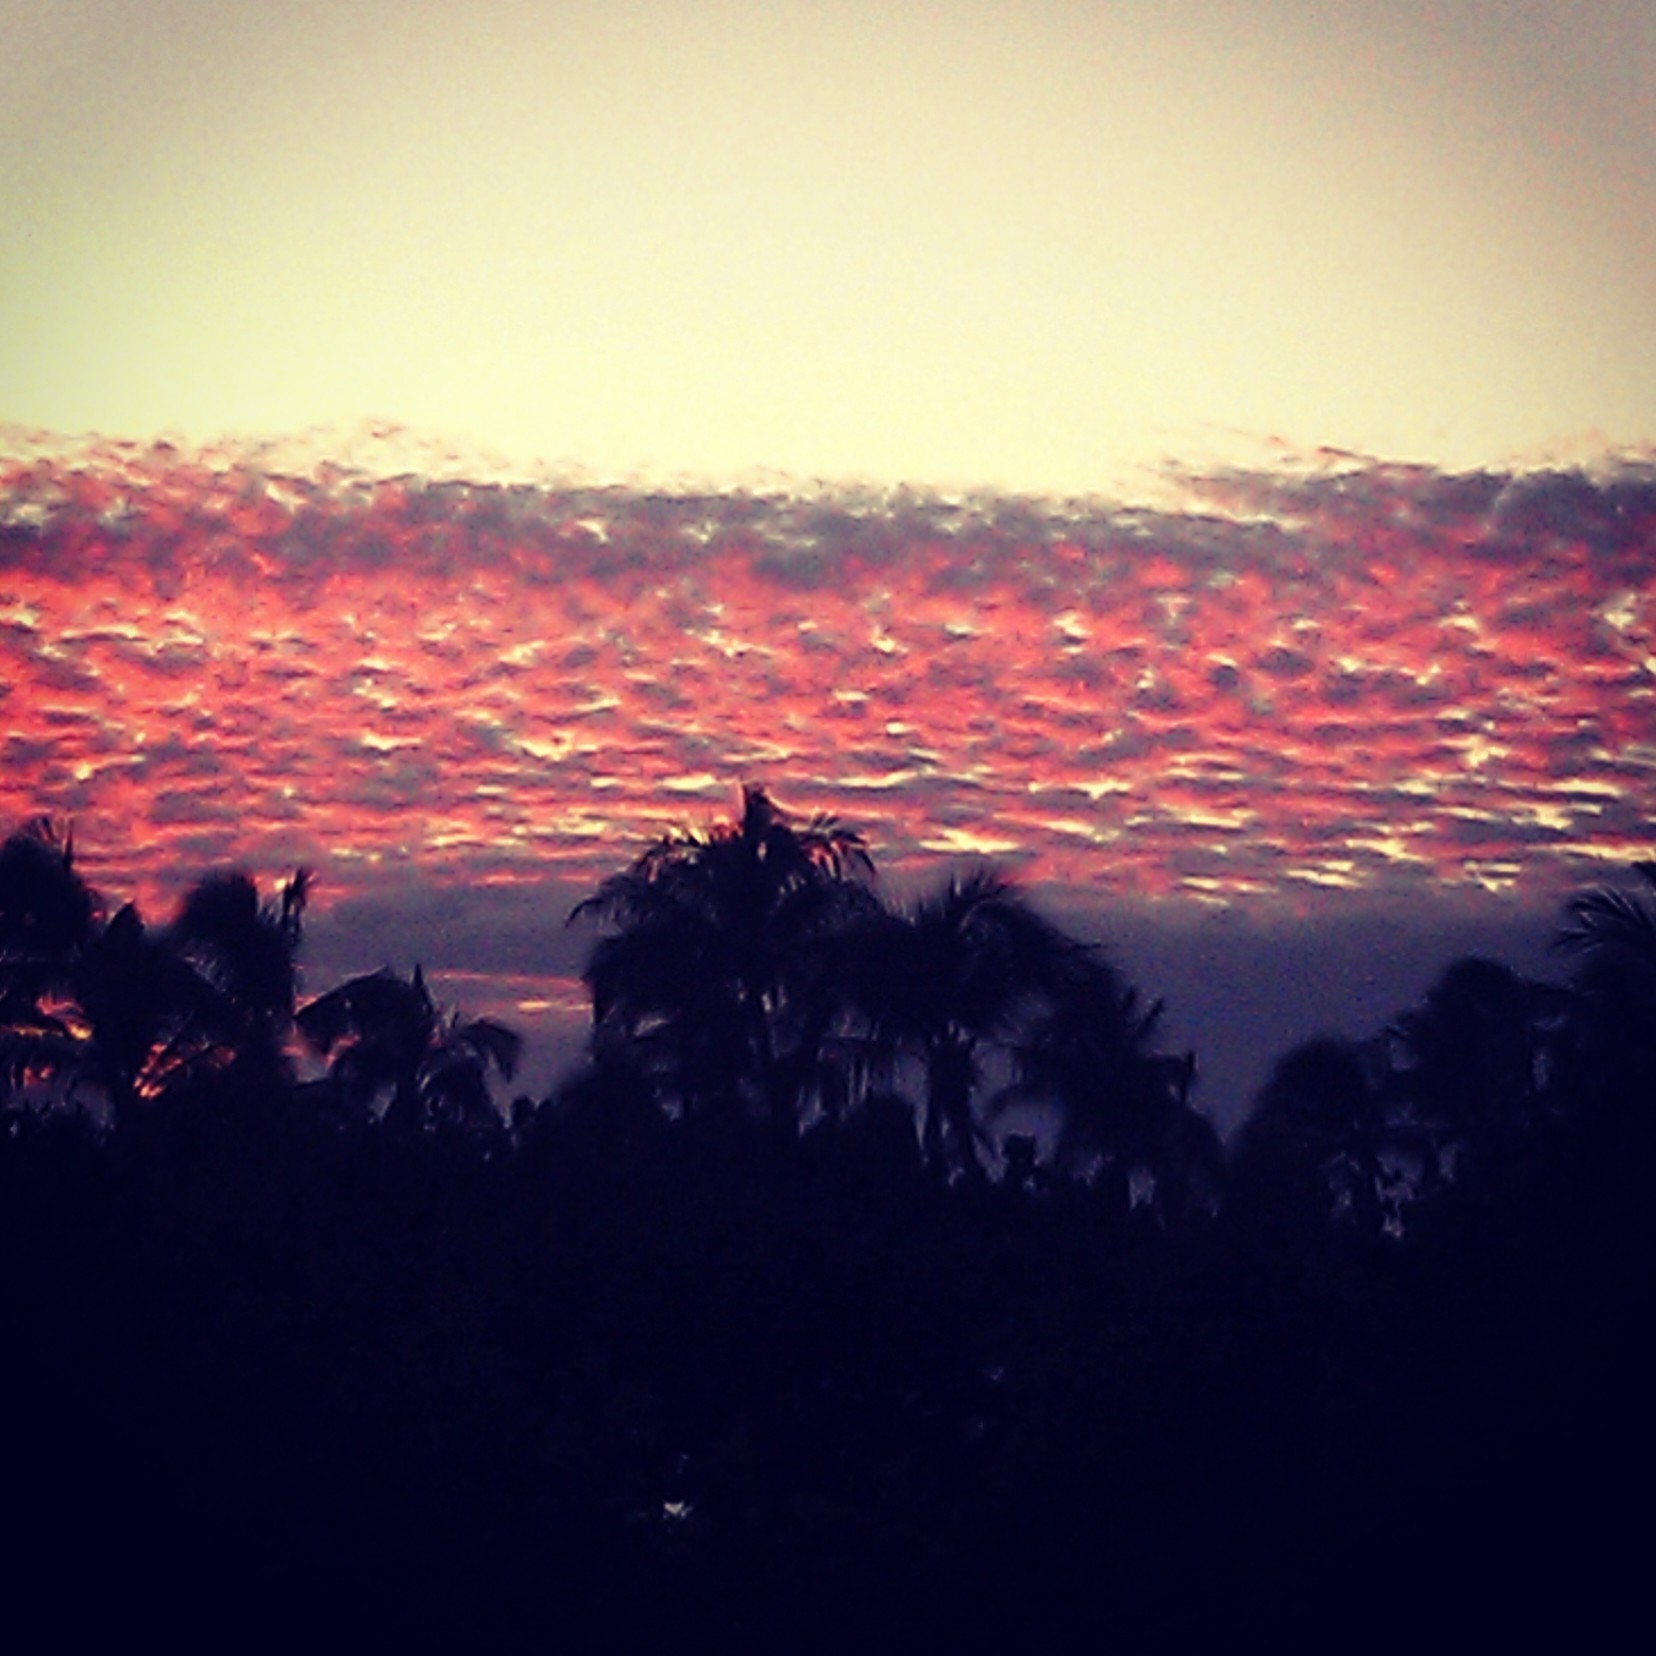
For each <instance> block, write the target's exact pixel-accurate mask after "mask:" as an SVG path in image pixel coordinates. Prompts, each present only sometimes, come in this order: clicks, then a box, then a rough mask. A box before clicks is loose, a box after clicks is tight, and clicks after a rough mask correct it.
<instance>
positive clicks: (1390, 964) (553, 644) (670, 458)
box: [0, 0, 1656, 1107]
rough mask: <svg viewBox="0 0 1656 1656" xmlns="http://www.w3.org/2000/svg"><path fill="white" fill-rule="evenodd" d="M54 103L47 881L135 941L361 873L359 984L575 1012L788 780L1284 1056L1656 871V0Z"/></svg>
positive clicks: (116, 13)
mask: <svg viewBox="0 0 1656 1656" xmlns="http://www.w3.org/2000/svg"><path fill="white" fill-rule="evenodd" d="M0 48H3V49H0V318H3V322H4V326H3V328H0V709H3V713H4V725H3V736H4V755H3V760H4V765H3V770H0V818H3V821H4V823H5V824H6V825H10V824H13V823H15V822H17V821H20V820H22V819H23V818H25V817H27V816H29V815H32V814H35V813H36V812H40V811H50V812H52V813H53V814H55V815H57V816H59V817H61V818H63V819H65V820H71V821H73V823H74V824H75V829H76V834H77V844H78V845H80V846H81V847H83V848H84V855H85V858H86V861H87V863H88V866H89V871H90V872H91V873H92V874H93V876H94V878H96V879H98V880H99V881H100V882H101V883H102V884H104V885H105V886H106V887H107V888H108V889H109V890H111V891H112V892H113V893H116V894H119V895H125V894H127V893H129V892H131V893H135V894H138V895H140V896H142V897H143V899H144V901H145V904H146V909H148V910H153V911H154V912H156V913H158V914H160V913H164V912H165V909H166V905H167V903H168V902H169V901H170V900H171V899H172V898H173V897H174V896H176V894H177V891H178V889H179V887H180V883H181V882H183V881H185V880H187V879H188V878H190V877H191V876H193V875H194V874H196V873H199V872H200V871H201V870H202V869H203V868H204V867H205V866H208V865H212V864H215V863H220V862H224V861H237V862H241V863H243V864H246V865H248V866H250V867H252V868H254V869H255V870H256V871H258V872H259V873H260V874H261V876H264V877H274V876H275V875H277V874H279V873H281V872H283V871H284V870H285V869H287V868H290V867H291V866H293V865H294V864H295V863H297V862H301V861H302V862H306V863H308V864H311V865H312V866H315V867H316V868H317V869H318V872H319V874H320V876H321V879H320V883H319V886H318V917H317V927H316V934H315V935H316V940H317V941H316V947H317V949H318V951H319V953H320V955H321V956H322V957H323V958H324V959H325V961H326V962H328V963H331V964H333V965H335V966H339V967H342V968H344V967H348V968H350V969H367V968H371V967H373V966H375V965H378V964H380V963H381V959H382V958H384V955H382V954H381V953H379V952H378V951H381V950H383V951H385V952H386V953H389V952H390V951H391V950H392V949H393V947H394V946H397V945H395V944H394V940H396V939H398V938H399V937H400V938H401V939H402V941H401V944H400V947H401V948H402V949H404V950H406V951H414V952H415V953H417V954H419V955H421V956H422V957H423V958H424V959H425V960H426V962H427V964H436V965H438V966H439V967H442V968H446V969H448V970H449V972H450V974H451V975H450V978H449V982H450V983H451V984H452V985H455V986H457V989H458V991H461V992H464V993H466V994H467V995H469V997H470V1000H471V1004H472V1005H473V1006H476V1005H477V1003H478V1000H479V998H481V999H482V1000H483V1001H484V1002H485V1003H486V1004H485V1006H484V1007H483V1009H486V1010H496V1011H503V1012H506V1013H507V1014H508V1015H510V1014H511V1013H512V1012H513V1011H514V1010H515V1011H517V1012H518V1013H520V1014H521V1015H522V1016H523V1017H526V1018H529V1019H530V1020H531V1021H532V1020H534V1019H535V1018H537V1017H538V1018H543V1019H549V1020H552V1021H554V1022H555V1021H556V1019H557V1018H559V1017H564V1018H565V1019H566V1020H567V1018H568V1017H569V1016H571V1015H572V1014H573V1010H574V1005H575V1003H574V999H573V995H574V989H573V986H572V983H571V980H570V976H569V974H570V973H571V972H572V971H573V969H574V965H575V963H576V961H577V960H578V956H579V946H580V940H579V939H577V938H574V937H572V936H571V935H570V934H566V933H564V932H563V931H562V928H561V919H562V915H563V913H564V912H565V911H566V910H567V907H568V905H569V903H570V902H571V901H573V899H574V898H575V897H578V896H579V895H581V894H582V893H583V892H584V891H585V890H588V889H590V887H591V884H592V883H593V882H594V881H595V880H596V879H597V878H599V877H601V876H602V875H603V874H605V873H607V872H610V871H611V870H613V869H614V868H615V867H617V866H619V865H620V863H622V862H623V861H624V860H625V859H626V858H627V857H629V856H630V855H631V854H633V853H634V852H635V851H636V850H637V849H639V847H640V845H641V844H642V843H644V840H645V838H646V837H647V836H648V835H650V834H652V833H655V832H659V831H660V829H661V828H662V827H663V826H664V825H666V824H668V823H671V822H673V821H682V820H706V819H707V818H708V817H709V816H712V815H715V814H718V813H721V812H724V811H727V810H729V809H730V808H731V806H732V805H733V803H734V800H735V797H736V789H737V786H738V783H739V781H740V780H741V779H743V778H747V779H749V780H758V781H764V782H767V783H769V784H770V785H771V786H772V787H773V788H774V790H775V792H776V793H777V794H778V795H779V796H780V797H781V798H782V799H783V801H784V802H785V803H787V804H790V805H793V806H795V807H797V808H799V809H802V810H806V811H809V810H816V809H824V810H830V811H834V812H837V813H838V814H839V815H841V816H842V817H844V818H846V819H848V820H849V821H851V822H852V823H853V824H854V825H856V826H858V827H860V828H862V829H864V830H865V831H866V832H867V833H868V835H869V838H870V841H871V843H872V845H873V847H874V849H875V851H876V854H877V856H878V857H879V859H880V862H881V866H882V868H885V869H887V870H888V871H889V873H890V875H891V877H892V878H893V879H895V880H896V881H897V882H899V883H901V882H903V881H905V880H907V881H918V880H922V879H926V878H930V877H933V876H935V875H936V874H937V873H938V872H940V871H941V870H942V869H944V868H946V867H949V866H958V865H959V864H960V863H962V862H963V861H969V860H970V859H972V858H975V857H992V858H994V859H996V860H997V861H998V862H999V863H1000V864H1001V865H1002V866H1004V867H1006V868H1008V869H1009V870H1010V871H1012V872H1013V873H1015V874H1017V875H1018V876H1019V877H1020V878H1022V879H1024V880H1025V881H1026V882H1028V883H1029V884H1030V886H1031V887H1032V888H1033V889H1035V890H1036V891H1038V892H1039V893H1040V894H1041V895H1042V898H1043V900H1044V901H1046V902H1048V903H1049V904H1050V905H1051V906H1053V907H1054V908H1056V909H1057V910H1058V911H1059V912H1061V913H1062V914H1064V915H1065V916H1071V917H1075V918H1076V921H1077V923H1078V924H1082V925H1083V929H1089V930H1093V931H1099V932H1108V933H1110V934H1111V935H1112V936H1115V935H1120V936H1121V937H1123V938H1125V939H1127V941H1128V943H1129V945H1130V947H1131V948H1132V949H1136V950H1137V951H1138V952H1137V954H1136V955H1135V956H1134V960H1133V963H1134V964H1135V966H1139V965H1142V966H1143V967H1144V969H1145V970H1148V971H1152V972H1153V973H1154V974H1156V975H1157V976H1158V977H1159V976H1160V975H1161V974H1163V973H1166V974H1168V975H1171V976H1172V977H1173V979H1174V981H1172V982H1167V981H1153V982H1152V983H1151V985H1150V987H1151V988H1152V989H1157V990H1160V989H1165V990H1167V992H1168V993H1169V996H1170V999H1171V1000H1172V1002H1173V1005H1174V1010H1175V1012H1176V1013H1179V1012H1180V1011H1181V1003H1180V996H1181V995H1183V996H1184V997H1185V1000H1184V1008H1185V1012H1186V1014H1188V1008H1189V1006H1190V1005H1192V1004H1195V1005H1196V1007H1197V1011H1198V1014H1199V1015H1198V1016H1196V1017H1195V1018H1194V1019H1192V1018H1191V1017H1190V1016H1188V1015H1186V1016H1185V1022H1184V1023H1183V1024H1181V1025H1179V1026H1178V1027H1179V1029H1180V1031H1181V1032H1182V1033H1184V1034H1187V1035H1188V1034H1191V1033H1192V1031H1194V1035H1193V1036H1192V1038H1194V1037H1195V1036H1200V1035H1201V1034H1202V1033H1203V1030H1204V1029H1206V1030H1207V1031H1210V1032H1211V1031H1213V1030H1217V1029H1221V1028H1223V1029H1224V1030H1226V1031H1228V1037H1229V1038H1230V1039H1232V1040H1244V1039H1246V1040H1251V1041H1252V1042H1253V1043H1254V1047H1255V1049H1256V1050H1254V1051H1253V1053H1252V1057H1251V1058H1250V1062H1255V1061H1256V1060H1257V1062H1263V1061H1264V1056H1265V1055H1266V1054H1267V1052H1268V1051H1276V1050H1281V1049H1282V1048H1283V1047H1284V1046H1285V1045H1286V1044H1287V1043H1288V1041H1289V1039H1291V1038H1293V1037H1295V1036H1297V1035H1303V1034H1305V1033H1309V1032H1310V1030H1311V1027H1313V1026H1315V1025H1316V1024H1317V1023H1319V1022H1327V1021H1328V1020H1331V1019H1332V1020H1335V1021H1338V1020H1339V1019H1340V1018H1342V1017H1343V1018H1345V1019H1346V1020H1347V1021H1348V1022H1350V1021H1351V1020H1355V1019H1359V1018H1361V1019H1367V1020H1370V1022H1372V1020H1373V1019H1374V1018H1376V1017H1380V1016H1383V1015H1384V1014H1385V1013H1387V1012H1389V1011H1393V1010H1396V1006H1397V1002H1396V1000H1395V999H1393V1000H1391V1001H1388V1000H1387V999H1386V997H1388V996H1391V997H1397V996H1401V995H1404V994H1407V993H1412V992H1415V991H1416V990H1417V989H1418V988H1419V987H1422V986H1423V985H1422V982H1421V979H1420V974H1421V973H1422V972H1424V971H1426V970H1428V968H1429V967H1433V966H1437V965H1441V964H1442V963H1443V962H1444V960H1445V959H1446V958H1447V955H1448V951H1449V944H1450V942H1451V941H1452V940H1453V939H1458V938H1463V937H1470V936H1472V935H1473V932H1474V931H1475V930H1476V928H1477V927H1478V926H1484V927H1485V928H1486V934H1487V935H1488V936H1496V935H1497V934H1498V935H1499V936H1502V937H1508V936H1510V937H1517V938H1525V939H1528V940H1529V942H1528V944H1527V945H1526V946H1532V945H1533V946H1535V947H1539V945H1538V944H1537V943H1536V940H1537V939H1544V936H1545V931H1546V927H1547V926H1548V924H1549V923H1550V917H1551V916H1552V915H1554V914H1555V913H1556V910H1557V904H1558V902H1559V901H1560V899H1561V897H1562V896H1563V894H1565V893H1566V892H1567V891H1569V890H1571V889H1573V888H1575V887H1578V886H1579V885H1580V884H1582V883H1584V882H1587V881H1590V880H1594V879H1598V878H1601V877H1605V876H1606V873H1607V872H1610V873H1613V872H1614V870H1615V869H1616V868H1617V867H1619V866H1621V865H1623V864H1625V863H1627V862H1629V861H1631V860H1632V859H1634V858H1635V857H1638V856H1648V855H1652V854H1656V842H1653V838H1652V820H1653V815H1656V809H1653V808H1656V574H1653V571H1656V10H1653V9H1652V8H1651V7H1650V6H1649V5H1648V4H1647V3H1642V0H1641V3H1627V4H1620V3H1601V0H1577V3H1573V4H1539V3H1530V0H1504V3H1502V4H1500V5H1494V4H1473V3H1465V4H1449V3H1440V4H1428V3H1426V0H1412V3H1403V0H1394V3H1387V0H1368V3H1367V4H1361V5H1359V4H1345V3H1342V0H1328V3H1321V4H1311V3H1306V4H1283V5H1273V6H1269V7H1264V6H1258V5H1249V4H1243V3H1241V0H1234V3H1231V0H1188V3H1181V0H1158V3H1155V4H1149V3H1145V4H1139V3H1136V0H1118V3H1113V4H1090V5H1088V4H1066V3H1062V0H1042V3H1028V4H1016V3H1011V0H1001V3H999V4H994V5H990V4H982V5H979V4H974V3H968V0H959V3H955V4H947V5H918V4H904V3H902V0H883V3H880V4H875V3H868V4H864V3H862V0H843V3H839V4H832V3H817V4H786V3H771V4H766V5H757V4H753V5H749V4H739V3H735V0H728V3H722V0H700V3H697V4H684V5H678V4H671V3H667V0H648V3H640V4H632V5H628V4H623V3H619V0H612V3H608V4H596V3H594V4H585V3H580V0H567V3H563V4H557V5H550V4H549V5H511V4H505V3H488V0H465V3H460V0H433V3H425V4H422V3H420V0H401V3H399V4H395V5H392V4H380V3H375V0H358V3H356V4H352V5H343V4H326V3H320V0H317V3H305V0H296V3H289V4H280V3H275V0H264V3H261V4H257V5H252V4H242V3H239V0H232V3H220V4H217V5H214V6H210V7H209V6H204V5H201V4H197V3H169V0H142V3H135V0H121V3H109V0H51V3H49V4H48V3H36V0H0ZM1520 921H1521V922H1522V924H1520V923H1519V922H1520ZM1338 926H1349V927H1352V928H1356V929H1355V930H1351V931H1350V932H1349V933H1347V934H1342V936H1343V937H1344V941H1343V942H1341V944H1340V948H1341V949H1342V950H1343V951H1344V952H1343V953H1342V954H1340V964H1339V965H1338V966H1337V967H1330V965H1329V962H1330V960H1331V959H1332V958H1333V956H1332V955H1330V954H1329V952H1328V951H1329V949H1331V948H1332V947H1333V944H1332V943H1331V942H1330V938H1331V937H1332V935H1333V931H1334V929H1336V928H1337V927H1338ZM1456 926H1458V927H1461V928H1462V929H1461V930H1460V931H1454V927H1456ZM1295 927H1298V928H1301V931H1300V933H1296V934H1293V935H1307V936H1308V935H1309V934H1310V933H1309V931H1308V930H1307V928H1312V929H1319V935H1320V937H1321V945H1322V947H1323V950H1324V952H1323V954H1322V955H1321V956H1319V957H1317V958H1318V959H1319V960H1320V961H1321V965H1315V964H1312V965H1307V964H1306V962H1307V961H1308V960H1309V959H1310V958H1311V957H1310V956H1308V955H1306V954H1305V953H1304V951H1303V950H1301V951H1300V952H1299V953H1296V952H1295V950H1296V948H1297V947H1298V945H1295V944H1292V942H1291V938H1290V941H1288V942H1285V941H1284V938H1285V937H1288V936H1289V934H1291V933H1293V928H1295ZM1468 927H1471V928H1473V931H1468V930H1466V928H1468ZM1501 927H1505V928H1506V929H1505V930H1501V929H1500V928H1501ZM1526 927H1527V930H1526V929H1525V928H1526ZM399 928H401V930H400V931H399ZM1225 928H1230V929H1229V930H1226V929H1225ZM1238 928H1240V929H1238ZM1284 928H1286V929H1287V930H1286V931H1285V930H1284ZM1410 928H1413V929H1412V930H1411V929H1410ZM1488 928H1494V929H1493V930H1490V929H1488ZM1451 933H1453V938H1452V937H1451ZM1479 935H1485V934H1479ZM1169 939H1172V941H1171V942H1170V941H1169ZM1181 951H1182V953H1181ZM1204 951H1205V952H1204ZM1267 958H1268V959H1269V960H1270V961H1272V962H1275V966H1273V967H1272V968H1271V970H1269V971H1267V970H1266V969H1265V967H1264V965H1263V963H1264V962H1265V961H1266V960H1267ZM1181 960H1182V961H1183V962H1184V965H1183V967H1182V968H1181V966H1180V961H1181ZM393 963H395V964H397V965H399V966H407V965H408V964H410V963H411V961H410V959H408V958H398V959H396V960H395V961H394V962H393ZM1181 971H1182V976H1181V975H1180V974H1181ZM1273 972H1274V973H1275V974H1276V975H1275V976H1274V977H1273V975H1272V974H1273ZM1266 979H1269V980H1270V981H1271V982H1272V983H1274V984H1275V988H1274V991H1271V992H1268V991H1267V989H1266V988H1265V987H1262V983H1263V982H1264V980H1266ZM1342 996H1343V997H1344V999H1343V1000H1342V999H1341V997H1342ZM1204 997H1205V998H1204ZM1227 997H1228V998H1227ZM1342 1009H1343V1010H1342ZM1204 1019H1205V1020H1206V1022H1205V1024H1204V1022H1203V1020H1204ZM1198 1026H1201V1027H1198ZM1244 1026H1246V1029H1245V1032H1244V1033H1243V1034H1239V1033H1238V1032H1239V1031H1244ZM1257 1062H1256V1063H1255V1068H1254V1069H1252V1070H1249V1069H1248V1068H1247V1065H1242V1066H1241V1067H1240V1068H1238V1067H1236V1066H1234V1065H1233V1069H1232V1072H1231V1073H1230V1075H1229V1077H1228V1079H1226V1080H1225V1081H1224V1083H1223V1084H1224V1085H1227V1086H1229V1087H1231V1088H1232V1089H1233V1097H1232V1098H1231V1100H1230V1105H1231V1107H1234V1092H1235V1089H1240V1088H1245V1086H1248V1085H1252V1084H1255V1083H1256V1082H1257V1079H1258V1073H1257ZM1221 1069H1222V1066H1221Z"/></svg>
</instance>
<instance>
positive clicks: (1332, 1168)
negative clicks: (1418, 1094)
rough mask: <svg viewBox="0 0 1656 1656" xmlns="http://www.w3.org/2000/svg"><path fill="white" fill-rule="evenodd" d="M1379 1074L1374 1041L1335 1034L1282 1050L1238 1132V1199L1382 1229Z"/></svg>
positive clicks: (1383, 1136) (1370, 1230) (1383, 1121)
mask: <svg viewBox="0 0 1656 1656" xmlns="http://www.w3.org/2000/svg"><path fill="white" fill-rule="evenodd" d="M1383 1068H1384V1064H1383V1058H1382V1055H1381V1053H1380V1049H1379V1048H1378V1047H1377V1046H1376V1045H1375V1044H1373V1043H1368V1044H1364V1043H1359V1042H1356V1041H1350V1040H1345V1039H1343V1038H1341V1037H1338V1036H1331V1035H1324V1036H1317V1037H1315V1038H1313V1039H1312V1040H1309V1041H1304V1042H1301V1043H1300V1045H1298V1046H1296V1047H1294V1048H1293V1049H1292V1050H1290V1051H1289V1052H1286V1053H1284V1054H1283V1056H1282V1057H1281V1058H1279V1059H1278V1060H1277V1061H1276V1064H1275V1065H1274V1066H1273V1068H1272V1070H1271V1074H1270V1077H1269V1078H1268V1079H1267V1081H1266V1083H1265V1085H1264V1087H1263V1088H1262V1089H1261V1091H1260V1094H1259V1097H1258V1098H1257V1099H1256V1101H1255V1103H1254V1108H1253V1111H1252V1113H1251V1115H1250V1116H1249V1118H1248V1120H1247V1121H1246V1122H1245V1123H1244V1125H1243V1128H1242V1131H1241V1133H1240V1135H1239V1136H1238V1139H1237V1143H1236V1148H1235V1154H1234V1157H1233V1166H1234V1169H1235V1179H1234V1183H1235V1186H1236V1194H1237V1195H1239V1196H1241V1197H1242V1198H1243V1199H1244V1200H1246V1201H1248V1202H1250V1203H1252V1204H1255V1205H1257V1204H1260V1203H1264V1204H1267V1205H1277V1206H1279V1207H1280V1208H1281V1209H1282V1210H1283V1212H1284V1213H1288V1212H1297V1213H1301V1214H1305V1213H1308V1212H1309V1213H1314V1214H1315V1215H1316V1216H1317V1217H1318V1218H1328V1217H1337V1218H1341V1219H1343V1220H1345V1221H1347V1222H1349V1223H1352V1224H1354V1225H1355V1226H1356V1227H1357V1228H1358V1229H1359V1230H1361V1231H1362V1232H1364V1233H1365V1234H1369V1235H1374V1234H1377V1233H1379V1232H1380V1230H1381V1229H1382V1227H1383V1225H1384V1223H1385V1218H1386V1214H1385V1210H1384V1206H1383V1192H1382V1184H1383V1167H1382V1160H1381V1155H1382V1150H1383V1148H1384V1146H1385V1144H1386V1141H1387V1129H1388V1121H1387V1116H1386V1110H1385V1102H1384V1099H1383V1095H1382V1089H1381V1086H1380V1072H1381V1071H1383Z"/></svg>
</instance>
